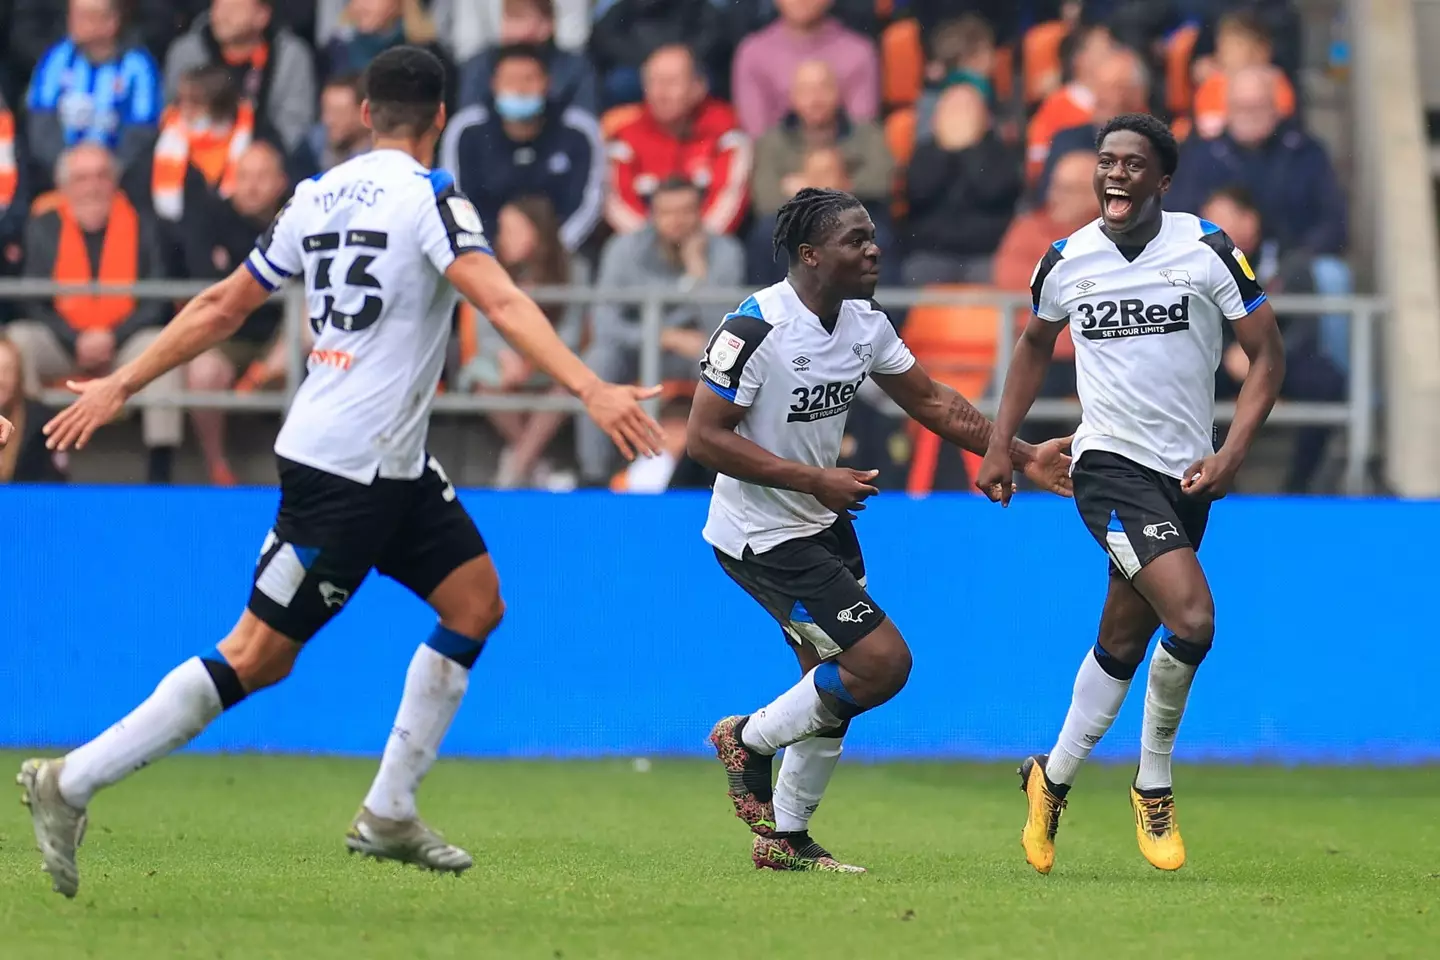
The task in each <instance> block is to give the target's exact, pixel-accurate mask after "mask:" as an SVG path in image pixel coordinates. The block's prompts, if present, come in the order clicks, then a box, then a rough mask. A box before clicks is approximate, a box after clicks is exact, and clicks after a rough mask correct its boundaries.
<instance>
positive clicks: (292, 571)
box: [255, 543, 305, 607]
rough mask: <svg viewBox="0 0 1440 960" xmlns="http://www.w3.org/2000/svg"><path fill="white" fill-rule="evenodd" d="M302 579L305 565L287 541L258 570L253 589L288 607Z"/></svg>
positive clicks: (303, 578)
mask: <svg viewBox="0 0 1440 960" xmlns="http://www.w3.org/2000/svg"><path fill="white" fill-rule="evenodd" d="M304 580H305V565H304V564H303V563H301V562H300V558H299V557H298V556H297V555H296V554H295V548H294V547H292V546H290V544H288V543H287V544H283V545H282V546H281V547H280V549H279V550H276V551H275V555H274V556H273V557H271V558H270V562H269V563H267V564H265V569H264V570H262V571H260V576H259V577H257V578H256V579H255V589H256V590H259V591H260V592H261V593H263V594H265V596H267V597H269V598H270V599H271V600H274V601H275V602H276V603H278V604H280V606H282V607H289V606H290V601H291V600H294V599H295V594H296V592H297V591H298V590H299V589H300V584H301V583H303V582H304Z"/></svg>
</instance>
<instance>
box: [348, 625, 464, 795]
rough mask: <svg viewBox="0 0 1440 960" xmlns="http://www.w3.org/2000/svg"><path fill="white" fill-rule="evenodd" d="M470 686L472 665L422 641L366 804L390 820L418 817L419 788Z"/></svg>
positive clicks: (406, 676) (411, 661)
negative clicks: (465, 663)
mask: <svg viewBox="0 0 1440 960" xmlns="http://www.w3.org/2000/svg"><path fill="white" fill-rule="evenodd" d="M469 686H470V671H469V670H467V669H466V668H465V667H463V666H461V665H460V664H458V663H456V662H455V661H454V660H451V659H450V658H449V657H447V656H445V655H444V654H443V653H439V652H437V651H436V650H435V649H434V648H432V647H430V646H428V645H426V644H423V643H422V644H421V645H420V649H418V650H416V651H415V656H414V657H413V658H411V660H410V669H409V670H408V671H407V672H406V673H405V694H404V696H402V697H401V698H400V709H399V711H398V712H397V713H396V714H395V727H394V729H392V730H391V731H390V739H389V741H387V742H386V744H385V756H383V757H381V759H380V772H379V773H377V774H376V775H375V782H374V783H373V784H371V786H370V792H369V793H368V794H366V796H365V807H366V809H368V810H369V811H370V812H371V813H373V814H375V815H376V816H380V817H385V818H387V819H389V820H413V819H415V817H416V816H417V815H418V814H417V813H416V810H415V793H416V791H418V790H419V789H420V781H421V780H424V779H425V774H427V773H429V772H430V766H431V765H432V764H433V763H434V762H435V756H436V755H437V754H438V753H439V752H440V742H441V741H442V740H444V739H445V733H446V732H447V731H448V730H449V729H450V722H451V721H452V720H454V719H455V712H456V711H457V710H459V709H460V701H461V700H463V699H464V698H465V690H466V688H467V687H469Z"/></svg>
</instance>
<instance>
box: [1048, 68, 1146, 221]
mask: <svg viewBox="0 0 1440 960" xmlns="http://www.w3.org/2000/svg"><path fill="white" fill-rule="evenodd" d="M1149 99H1150V76H1149V73H1148V71H1146V69H1145V64H1144V62H1143V61H1142V60H1141V59H1140V57H1139V55H1138V54H1136V53H1135V52H1134V51H1133V50H1129V49H1126V48H1124V47H1119V48H1116V50H1115V51H1114V52H1113V53H1112V54H1111V55H1110V56H1109V57H1107V58H1106V59H1105V61H1104V62H1103V63H1101V64H1100V66H1099V68H1097V69H1096V71H1095V113H1094V115H1093V116H1092V117H1091V118H1090V122H1089V123H1083V124H1080V125H1079V126H1075V127H1071V128H1069V129H1068V130H1061V131H1060V132H1059V133H1057V134H1055V139H1054V140H1053V141H1052V142H1051V144H1050V152H1049V154H1048V155H1047V156H1046V158H1045V168H1044V170H1043V171H1042V172H1041V174H1040V179H1039V180H1038V181H1036V183H1035V196H1037V197H1043V196H1045V195H1046V194H1047V193H1048V192H1049V189H1050V183H1049V181H1050V176H1051V173H1052V172H1053V169H1054V159H1055V158H1058V157H1063V156H1066V155H1067V154H1069V153H1072V152H1074V151H1076V150H1086V151H1089V152H1090V153H1091V154H1093V153H1094V152H1095V138H1096V137H1097V136H1098V135H1099V133H1100V128H1101V127H1103V126H1104V125H1105V124H1107V123H1109V122H1110V121H1111V120H1113V119H1114V118H1116V117H1118V116H1120V115H1121V114H1122V113H1138V112H1143V111H1144V110H1145V109H1146V104H1147V103H1148V102H1149Z"/></svg>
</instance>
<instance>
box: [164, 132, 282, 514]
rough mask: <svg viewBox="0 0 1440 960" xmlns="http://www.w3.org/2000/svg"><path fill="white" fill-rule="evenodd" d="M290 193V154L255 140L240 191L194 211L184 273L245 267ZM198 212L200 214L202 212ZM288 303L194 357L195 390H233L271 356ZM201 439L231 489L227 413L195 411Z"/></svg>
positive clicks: (239, 174) (205, 274)
mask: <svg viewBox="0 0 1440 960" xmlns="http://www.w3.org/2000/svg"><path fill="white" fill-rule="evenodd" d="M289 192H290V182H289V180H288V179H287V178H286V176H285V159H284V157H282V156H281V155H280V152H279V151H278V150H277V149H276V148H275V147H274V146H273V145H271V144H269V143H266V142H265V141H263V140H262V141H259V142H256V143H253V144H251V145H250V146H249V147H247V148H246V149H245V151H244V152H243V153H242V154H241V155H240V157H239V160H238V162H237V163H236V164H235V171H234V184H233V189H232V191H231V192H230V193H229V194H228V195H227V196H225V197H223V198H222V197H219V196H214V197H211V198H210V199H209V202H207V203H205V204H204V207H203V213H204V216H198V215H197V216H187V217H186V218H185V223H184V234H183V235H184V240H185V243H184V251H185V261H184V275H185V276H186V277H189V278H191V279H195V280H205V281H214V280H219V279H220V278H221V277H224V276H227V275H228V274H229V273H230V272H231V271H233V270H234V269H235V268H237V267H238V266H240V264H241V263H243V262H244V261H245V258H246V257H247V256H249V255H250V251H251V250H252V249H254V246H255V238H256V237H257V236H259V235H260V234H262V233H264V232H265V228H266V227H267V226H268V225H269V223H270V222H271V221H272V220H273V219H274V218H275V215H276V214H277V213H279V212H280V205H281V203H282V202H283V201H284V200H285V197H286V195H287V194H288V193H289ZM201 212H202V211H201V210H197V211H196V213H197V214H199V213H201ZM282 316H283V313H282V307H281V305H280V304H279V303H277V302H274V301H272V302H270V303H267V304H265V305H264V306H263V307H261V308H260V309H259V310H256V311H255V312H254V313H252V314H251V315H250V316H249V317H248V318H247V319H246V320H245V323H244V324H243V325H242V326H241V327H240V329H239V330H237V331H236V332H235V335H234V336H233V337H231V338H230V339H229V340H227V341H225V342H224V343H222V344H220V346H218V347H214V348H212V349H210V350H207V351H206V352H204V353H202V354H201V355H200V356H198V357H196V358H195V359H194V360H192V361H191V362H190V364H189V365H188V367H187V368H186V381H187V383H186V386H187V387H188V389H191V390H229V389H230V388H231V387H233V386H234V385H235V382H236V380H237V379H238V378H239V376H240V374H242V373H244V372H246V371H247V370H248V369H249V368H250V367H251V366H252V365H253V364H256V363H261V362H263V361H264V360H265V358H266V357H267V356H268V355H269V353H270V352H271V349H272V344H273V343H274V342H275V340H276V335H277V334H278V332H279V330H280V324H281V319H282ZM190 420H191V422H192V423H193V424H194V425H195V439H196V440H197V441H198V442H199V444H200V450H201V453H203V454H204V457H205V466H206V469H207V471H208V473H209V475H210V482H211V483H214V484H215V485H217V486H222V487H228V486H233V485H234V484H235V474H234V472H233V471H232V470H231V469H230V462H229V460H228V459H227V457H226V456H225V414H224V413H223V412H221V411H219V410H192V411H191V412H190Z"/></svg>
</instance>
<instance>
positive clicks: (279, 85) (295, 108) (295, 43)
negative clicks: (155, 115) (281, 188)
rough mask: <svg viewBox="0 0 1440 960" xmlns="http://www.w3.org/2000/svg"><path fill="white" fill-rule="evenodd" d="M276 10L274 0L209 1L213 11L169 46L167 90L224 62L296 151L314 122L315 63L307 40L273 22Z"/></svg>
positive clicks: (267, 123)
mask: <svg viewBox="0 0 1440 960" xmlns="http://www.w3.org/2000/svg"><path fill="white" fill-rule="evenodd" d="M274 15H275V7H274V2H273V0H211V3H210V10H209V12H208V13H205V14H202V15H201V16H199V17H197V18H196V20H195V23H194V24H192V25H191V27H190V29H189V31H188V32H186V33H185V34H184V35H183V36H181V37H180V38H179V39H177V40H176V41H175V43H174V45H172V46H171V47H170V53H169V55H168V56H167V57H166V58H165V91H166V96H167V97H171V98H173V97H174V96H176V95H177V93H178V92H179V87H180V78H181V77H182V76H184V75H185V71H187V70H189V69H190V68H192V67H198V66H200V65H202V64H207V63H216V64H222V65H224V66H225V67H226V68H228V69H229V70H230V73H231V76H232V77H233V79H234V81H235V84H236V86H237V87H238V88H239V90H240V94H241V96H242V97H244V98H245V100H247V101H248V102H249V103H250V105H251V106H252V107H253V108H254V109H255V113H256V116H257V118H258V120H259V122H260V123H261V125H263V126H264V127H265V128H267V129H270V130H273V131H275V133H276V134H277V135H278V136H279V137H280V143H281V145H282V146H283V147H284V148H285V152H286V153H287V154H293V153H295V151H296V150H298V149H299V148H300V146H301V145H302V144H303V143H304V141H305V137H306V136H307V135H308V134H309V133H310V127H311V125H312V124H314V122H315V101H316V94H315V63H314V60H313V59H312V57H311V53H310V49H309V48H308V47H307V46H306V44H305V41H303V40H301V39H300V38H299V37H297V36H295V34H293V33H291V32H290V31H289V30H288V29H285V28H284V27H281V26H279V25H278V24H276V23H274V22H273V20H274Z"/></svg>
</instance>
